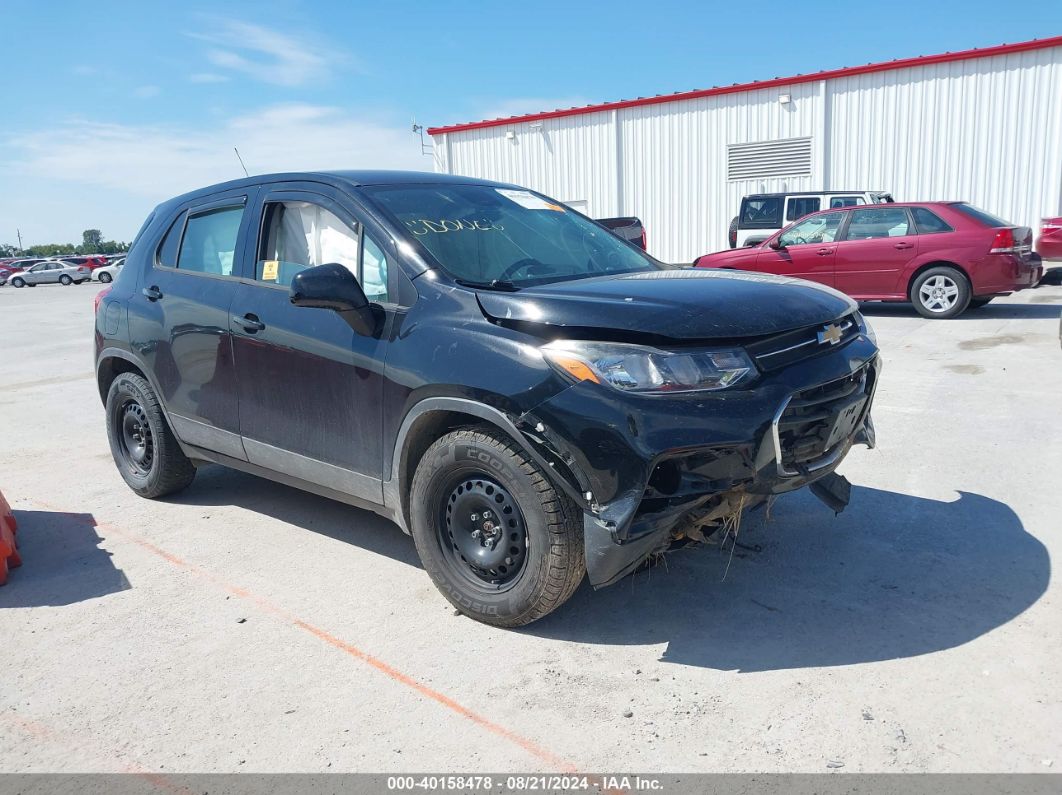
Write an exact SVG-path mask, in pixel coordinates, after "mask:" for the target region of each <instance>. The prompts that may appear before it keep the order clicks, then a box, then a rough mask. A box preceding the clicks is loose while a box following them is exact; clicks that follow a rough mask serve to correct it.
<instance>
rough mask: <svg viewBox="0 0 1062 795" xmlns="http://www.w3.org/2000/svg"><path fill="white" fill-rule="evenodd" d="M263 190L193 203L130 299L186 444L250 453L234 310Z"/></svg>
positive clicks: (140, 340)
mask: <svg viewBox="0 0 1062 795" xmlns="http://www.w3.org/2000/svg"><path fill="white" fill-rule="evenodd" d="M256 191H257V189H256V188H253V187H251V188H244V189H242V190H238V191H227V192H225V193H221V194H214V195H213V196H210V197H207V198H204V199H201V200H198V201H195V202H191V203H189V204H188V205H185V206H184V207H183V208H182V209H181V211H180V212H179V213H178V214H177V215H176V217H175V218H174V220H173V221H172V222H171V224H170V227H169V229H168V230H167V231H166V232H165V234H164V235H163V237H162V240H161V242H160V243H159V245H158V248H157V250H156V252H155V258H154V261H153V262H152V264H151V267H148V268H147V269H146V270H145V271H144V274H143V276H142V277H141V283H140V284H139V285H138V290H139V292H138V293H136V294H135V296H134V298H133V300H132V301H131V302H130V309H129V323H130V331H131V339H132V340H133V345H134V346H138V347H139V350H140V352H141V355H142V356H143V357H144V358H145V360H146V363H147V365H148V367H149V368H150V370H151V373H152V375H153V377H154V379H155V382H156V384H157V385H158V388H159V390H160V391H161V397H162V399H163V401H164V402H165V405H166V408H167V410H168V412H169V416H170V419H171V421H172V422H173V425H174V430H175V431H176V432H177V435H178V436H179V437H180V438H181V440H182V441H184V442H186V443H188V444H192V445H195V446H197V447H203V448H205V449H207V450H212V451H214V452H217V453H221V454H223V455H227V456H229V457H232V458H237V459H243V458H245V456H244V452H243V445H242V443H241V441H240V435H239V434H240V420H239V408H238V407H239V403H238V396H237V392H236V373H235V368H234V367H233V361H232V334H231V332H230V330H229V310H230V308H231V304H232V299H233V297H234V296H235V294H236V287H237V285H238V283H239V282H238V279H239V278H240V277H241V275H242V274H241V272H240V268H239V263H240V261H241V256H242V253H243V252H242V240H243V237H244V235H243V232H244V229H245V226H246V224H247V222H248V220H247V218H248V213H247V206H248V204H249V202H251V201H253V199H254V196H255V193H256Z"/></svg>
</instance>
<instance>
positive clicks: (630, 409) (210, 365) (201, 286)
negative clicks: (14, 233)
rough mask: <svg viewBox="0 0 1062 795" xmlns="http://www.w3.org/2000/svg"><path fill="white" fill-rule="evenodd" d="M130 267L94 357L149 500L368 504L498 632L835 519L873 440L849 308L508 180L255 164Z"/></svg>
mask: <svg viewBox="0 0 1062 795" xmlns="http://www.w3.org/2000/svg"><path fill="white" fill-rule="evenodd" d="M125 267H126V269H134V271H133V272H131V273H130V274H129V275H128V276H124V275H123V277H122V278H120V279H118V280H117V281H115V282H114V284H113V285H111V286H109V287H107V288H105V289H103V290H100V291H99V294H98V296H97V301H98V304H97V309H96V326H95V346H96V374H97V385H98V388H99V395H100V398H101V399H102V401H103V402H104V405H105V407H106V409H105V416H106V427H107V434H108V439H109V442H110V447H111V453H112V455H113V457H114V461H115V464H116V466H117V468H118V471H119V473H120V474H121V476H122V477H123V478H124V479H125V481H126V483H127V484H128V485H129V486H130V488H131V489H132V490H133V491H134V492H135V493H137V494H139V495H141V496H143V497H147V498H157V497H162V496H165V495H167V494H172V493H175V492H178V491H180V490H181V489H184V488H186V487H187V486H189V485H190V484H191V483H192V481H193V479H194V478H195V473H196V466H198V465H199V464H202V463H205V462H214V463H220V464H223V465H226V466H230V467H233V468H236V469H240V470H243V471H247V472H251V473H253V474H256V475H259V476H263V477H267V478H272V479H273V480H277V481H279V482H282V483H286V484H288V485H291V486H295V487H297V488H302V489H306V490H308V491H311V492H315V493H317V494H323V495H325V496H328V497H331V498H333V499H338V500H342V501H345V502H349V503H352V504H354V505H358V506H361V507H363V508H367V509H369V510H372V511H375V512H376V513H379V514H381V515H383V516H386V517H388V518H390V519H391V520H393V521H394V522H395V523H396V524H398V525H399V526H400V527H401V528H402V529H404V530H406V531H407V532H409V533H411V535H412V536H413V540H414V542H415V544H416V548H417V551H418V554H419V556H420V559H421V561H422V562H423V564H424V569H425V571H426V572H427V574H428V576H429V577H431V579H432V580H433V581H434V582H435V584H436V585H437V586H438V588H439V590H440V591H441V592H442V593H443V594H444V595H445V597H446V598H447V599H449V600H450V602H451V603H452V604H453V605H454V606H455V607H456V608H457V609H458V610H459V611H460V612H462V613H464V614H466V615H469V616H472V617H473V618H476V619H477V620H480V621H484V622H486V623H489V624H494V625H497V626H504V627H513V626H520V625H523V624H528V623H530V622H532V621H534V620H536V619H538V618H541V617H542V616H544V615H546V614H547V613H549V612H551V611H552V610H554V609H556V608H557V607H559V606H560V605H561V604H563V603H564V602H565V601H566V600H567V599H568V598H569V597H570V596H571V595H572V594H573V593H574V592H575V590H576V588H577V587H578V586H579V583H580V582H581V581H582V579H583V578H584V576H588V577H589V579H590V582H591V584H592V585H594V586H595V587H601V586H605V585H610V584H612V583H614V582H616V581H617V580H619V579H620V578H621V577H623V576H624V575H626V574H627V573H629V572H631V571H632V570H634V569H635V568H637V567H638V566H639V565H641V564H642V563H643V562H644V561H645V560H646V559H647V558H648V557H649V556H651V555H652V554H653V553H654V552H659V551H662V550H666V549H668V548H670V546H671V545H672V543H681V542H683V541H684V540H688V539H693V540H698V539H704V538H705V537H706V536H707V535H711V534H713V533H715V532H718V531H724V532H725V531H726V530H724V528H726V529H729V528H730V527H731V524H729V523H736V522H737V521H738V519H739V518H740V516H741V513H742V511H743V510H749V509H751V508H753V507H754V506H756V505H760V504H763V503H765V502H767V501H768V500H769V499H770V498H771V495H774V494H780V493H783V492H789V491H794V490H796V489H800V488H803V487H804V486H809V487H810V489H811V491H812V493H814V494H815V495H817V496H818V497H820V499H822V500H823V501H824V502H826V503H827V505H829V507H830V508H831V509H832V510H834V511H839V510H841V509H843V508H844V506H845V504H846V503H847V501H848V496H849V490H850V486H849V484H848V483H847V481H845V480H844V479H843V478H842V477H841V476H840V475H837V474H836V472H835V471H834V470H835V469H836V467H837V466H839V465H840V463H841V461H842V460H843V459H844V457H845V456H846V455H847V453H848V452H849V450H850V449H851V447H852V445H853V444H860V443H863V444H868V445H871V446H872V445H873V439H874V430H873V424H872V423H871V421H870V411H871V403H872V401H873V396H874V390H875V387H876V384H877V378H878V374H879V368H880V364H879V362H880V357H879V355H878V349H877V346H876V344H875V342H874V339H873V335H872V333H871V331H870V329H869V327H868V326H867V324H866V322H865V321H864V319H863V318H862V317H861V316H860V314H859V312H858V311H857V307H856V305H855V303H854V302H852V301H851V300H849V299H848V298H845V297H844V296H843V295H841V294H839V293H837V292H836V291H835V290H828V289H825V288H823V287H821V286H819V285H816V284H810V283H808V282H801V283H797V284H793V283H792V280H786V279H778V278H775V277H770V276H763V275H757V276H750V275H748V274H743V273H726V272H721V271H696V270H691V269H689V268H676V267H673V266H670V265H665V264H663V263H661V262H658V261H657V260H655V259H653V258H652V257H650V256H648V255H647V254H645V252H643V251H640V250H639V249H638V248H637V247H635V246H631V245H628V244H627V243H625V242H623V241H621V240H617V239H616V237H615V236H614V235H612V234H610V233H608V232H607V231H606V230H605V229H603V228H602V227H601V226H600V225H599V224H597V223H594V222H593V221H591V220H590V219H588V218H585V217H584V216H582V215H580V214H579V213H576V212H572V211H570V210H568V209H566V208H565V207H563V206H562V205H561V204H560V203H559V202H557V201H555V200H553V199H549V198H547V197H545V196H541V195H540V194H537V193H533V192H532V191H529V190H525V189H523V188H519V187H517V186H514V185H505V184H500V183H496V182H487V181H485V180H476V179H470V178H465V177H457V176H453V175H449V174H418V173H404V172H381V171H367V172H356V171H354V172H352V171H343V172H334V173H322V172H317V173H313V174H284V175H274V176H268V175H264V176H256V177H251V178H248V179H244V180H238V181H235V182H230V183H226V184H222V185H215V186H213V187H210V188H205V189H203V190H200V191H197V192H194V193H190V194H186V195H184V196H179V197H177V198H175V199H173V200H171V201H168V202H166V203H164V204H162V205H160V206H159V207H158V208H156V210H155V212H154V213H153V214H152V216H151V218H150V219H149V220H148V222H147V223H146V224H145V226H144V229H143V231H142V232H141V233H140V234H139V235H138V237H137V241H136V242H135V243H134V244H133V247H132V249H131V251H130V252H129V257H128V259H127V264H126V266H125ZM130 277H135V278H130ZM358 587H359V588H361V589H363V596H364V597H365V598H369V597H370V596H371V594H374V593H376V592H377V591H378V589H375V590H374V589H373V586H372V585H371V584H369V583H360V584H359V586H358Z"/></svg>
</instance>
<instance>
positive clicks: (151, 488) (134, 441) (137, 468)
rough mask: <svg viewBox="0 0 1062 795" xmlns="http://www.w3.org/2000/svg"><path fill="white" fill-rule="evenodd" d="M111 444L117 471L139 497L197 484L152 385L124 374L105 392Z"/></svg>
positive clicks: (131, 375) (160, 494) (158, 494)
mask: <svg viewBox="0 0 1062 795" xmlns="http://www.w3.org/2000/svg"><path fill="white" fill-rule="evenodd" d="M107 440H108V441H109V442H110V446H111V456H112V457H113V458H114V463H115V464H116V465H117V466H118V472H119V473H120V474H121V476H122V478H123V479H124V480H125V482H126V483H127V484H128V485H129V488H131V489H132V490H133V491H135V492H136V493H137V494H139V495H140V496H141V497H147V498H149V499H154V498H155V497H164V496H166V495H167V494H174V493H176V492H178V491H181V490H182V489H184V488H186V487H187V486H188V485H189V484H190V483H191V482H192V481H193V480H194V479H195V466H194V465H193V464H192V462H191V461H189V460H188V458H187V456H185V454H184V452H183V451H182V450H181V447H180V445H179V444H178V443H177V439H176V437H175V436H174V435H173V432H172V431H171V430H170V426H169V425H168V424H167V422H166V418H165V416H163V413H162V407H161V406H160V405H159V400H158V397H157V396H156V395H155V391H154V390H153V389H152V388H151V384H149V383H148V382H147V380H146V379H145V378H144V377H143V376H140V375H136V374H134V373H122V374H120V375H119V376H118V377H117V378H115V379H114V383H112V384H111V388H110V389H109V390H108V391H107Z"/></svg>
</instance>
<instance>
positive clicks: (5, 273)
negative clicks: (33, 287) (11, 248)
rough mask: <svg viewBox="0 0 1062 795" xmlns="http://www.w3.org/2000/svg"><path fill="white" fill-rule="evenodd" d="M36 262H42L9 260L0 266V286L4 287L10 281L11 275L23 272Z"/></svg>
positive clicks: (36, 260)
mask: <svg viewBox="0 0 1062 795" xmlns="http://www.w3.org/2000/svg"><path fill="white" fill-rule="evenodd" d="M38 262H43V260H39V259H9V260H7V261H6V262H4V264H3V265H0V285H4V284H6V283H7V282H9V281H10V280H11V275H12V274H13V273H18V272H19V271H22V270H25V269H26V268H30V267H32V266H34V265H36V264H37V263H38Z"/></svg>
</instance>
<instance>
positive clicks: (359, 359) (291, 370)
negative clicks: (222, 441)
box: [231, 189, 388, 503]
mask: <svg viewBox="0 0 1062 795" xmlns="http://www.w3.org/2000/svg"><path fill="white" fill-rule="evenodd" d="M322 190H326V189H322ZM255 214H256V228H260V229H261V232H260V235H259V239H258V240H257V241H256V242H255V245H256V247H257V251H256V252H255V253H253V254H252V255H251V259H253V265H252V267H253V282H252V281H250V280H249V281H248V282H247V283H244V284H241V285H240V286H239V288H238V289H237V291H236V297H235V300H234V301H233V304H232V313H231V315H232V326H231V328H232V334H233V340H234V356H235V361H236V376H237V380H238V382H239V395H240V433H241V435H242V437H243V444H244V448H245V449H246V451H247V460H248V461H250V462H251V463H254V464H258V465H260V466H263V467H266V468H268V469H272V470H274V471H278V472H283V473H285V474H288V475H291V476H294V477H297V478H300V479H302V480H307V481H310V482H313V483H316V484H319V485H322V486H325V487H327V488H330V489H334V490H336V491H340V492H343V493H345V494H350V495H353V496H355V497H358V498H361V499H365V500H368V501H371V502H375V503H379V502H381V501H382V485H381V479H382V474H383V473H382V469H383V451H382V429H381V422H382V405H381V400H382V395H383V367H384V361H383V360H384V356H383V351H384V347H385V345H386V343H385V342H383V341H382V340H383V335H377V337H366V336H362V335H360V334H357V333H356V332H354V331H353V330H352V329H351V328H350V326H349V325H347V323H346V322H345V321H344V320H343V319H342V318H341V317H340V316H339V315H338V314H337V313H335V312H333V311H331V310H327V309H311V308H307V307H297V306H293V305H292V304H291V302H290V300H289V298H288V290H289V286H290V284H291V279H292V277H293V276H294V275H295V274H296V273H298V272H299V271H301V270H304V269H305V268H308V267H313V266H316V265H326V264H330V263H339V264H341V265H343V266H345V267H347V268H349V269H350V270H351V272H352V273H353V274H355V275H356V276H357V277H358V279H359V281H360V282H361V284H362V288H363V289H364V290H365V293H366V295H367V296H368V297H369V300H371V301H374V302H377V303H379V304H381V305H384V306H386V304H387V301H388V288H387V271H388V268H387V258H386V257H385V256H384V254H383V252H382V250H381V248H380V246H379V245H378V244H377V242H376V240H374V239H373V237H372V233H371V232H367V231H366V229H365V227H364V225H363V224H362V223H360V222H359V220H358V219H357V218H356V217H355V215H354V214H353V213H352V212H351V211H350V209H349V206H348V204H347V202H346V201H344V200H343V199H342V198H341V197H339V196H337V195H335V194H332V195H329V194H326V193H324V192H320V193H319V192H315V191H311V190H289V189H284V190H280V189H274V190H273V191H271V192H269V193H264V194H263V196H262V197H261V199H260V201H259V202H258V204H257V206H256V209H255ZM259 220H260V222H261V223H260V226H259V225H258V224H257V222H258V221H259Z"/></svg>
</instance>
